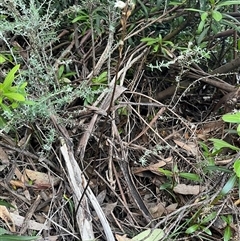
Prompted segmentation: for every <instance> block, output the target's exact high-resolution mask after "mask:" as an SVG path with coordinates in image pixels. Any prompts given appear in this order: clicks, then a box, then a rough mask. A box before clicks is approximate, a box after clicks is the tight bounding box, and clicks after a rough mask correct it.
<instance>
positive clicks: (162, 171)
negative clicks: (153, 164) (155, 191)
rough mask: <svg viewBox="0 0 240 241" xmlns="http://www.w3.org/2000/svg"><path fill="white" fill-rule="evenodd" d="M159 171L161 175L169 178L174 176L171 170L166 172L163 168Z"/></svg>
mask: <svg viewBox="0 0 240 241" xmlns="http://www.w3.org/2000/svg"><path fill="white" fill-rule="evenodd" d="M159 171H160V172H161V173H163V174H164V175H165V176H167V177H172V176H173V173H172V172H171V171H169V170H165V169H163V168H161V167H160V168H159Z"/></svg>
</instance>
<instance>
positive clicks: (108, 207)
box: [103, 202, 117, 216]
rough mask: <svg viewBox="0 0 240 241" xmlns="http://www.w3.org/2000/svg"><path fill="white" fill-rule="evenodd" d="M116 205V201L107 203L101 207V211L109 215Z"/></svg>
mask: <svg viewBox="0 0 240 241" xmlns="http://www.w3.org/2000/svg"><path fill="white" fill-rule="evenodd" d="M116 206H117V202H115V203H107V204H106V206H105V207H103V212H104V214H105V215H106V216H108V215H110V214H111V212H112V211H113V210H114V208H115V207H116Z"/></svg>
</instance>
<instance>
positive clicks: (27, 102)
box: [23, 100, 36, 105]
mask: <svg viewBox="0 0 240 241" xmlns="http://www.w3.org/2000/svg"><path fill="white" fill-rule="evenodd" d="M23 104H25V105H36V102H35V101H33V100H25V101H24V102H23Z"/></svg>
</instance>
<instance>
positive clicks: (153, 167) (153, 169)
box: [134, 156, 172, 174]
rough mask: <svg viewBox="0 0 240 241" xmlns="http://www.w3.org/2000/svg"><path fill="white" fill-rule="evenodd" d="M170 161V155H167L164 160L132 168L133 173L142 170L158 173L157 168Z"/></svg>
mask: <svg viewBox="0 0 240 241" xmlns="http://www.w3.org/2000/svg"><path fill="white" fill-rule="evenodd" d="M171 161H172V157H171V156H170V157H168V158H166V159H165V160H164V161H159V162H158V163H155V164H151V165H149V166H147V167H138V168H136V169H134V174H138V173H141V172H144V171H151V172H153V173H155V174H159V173H160V172H159V168H160V167H163V166H165V165H166V164H167V163H169V162H171Z"/></svg>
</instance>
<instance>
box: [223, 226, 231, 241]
mask: <svg viewBox="0 0 240 241" xmlns="http://www.w3.org/2000/svg"><path fill="white" fill-rule="evenodd" d="M231 237H232V230H231V228H230V226H227V227H226V228H225V230H224V235H223V240H224V241H229V240H231Z"/></svg>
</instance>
